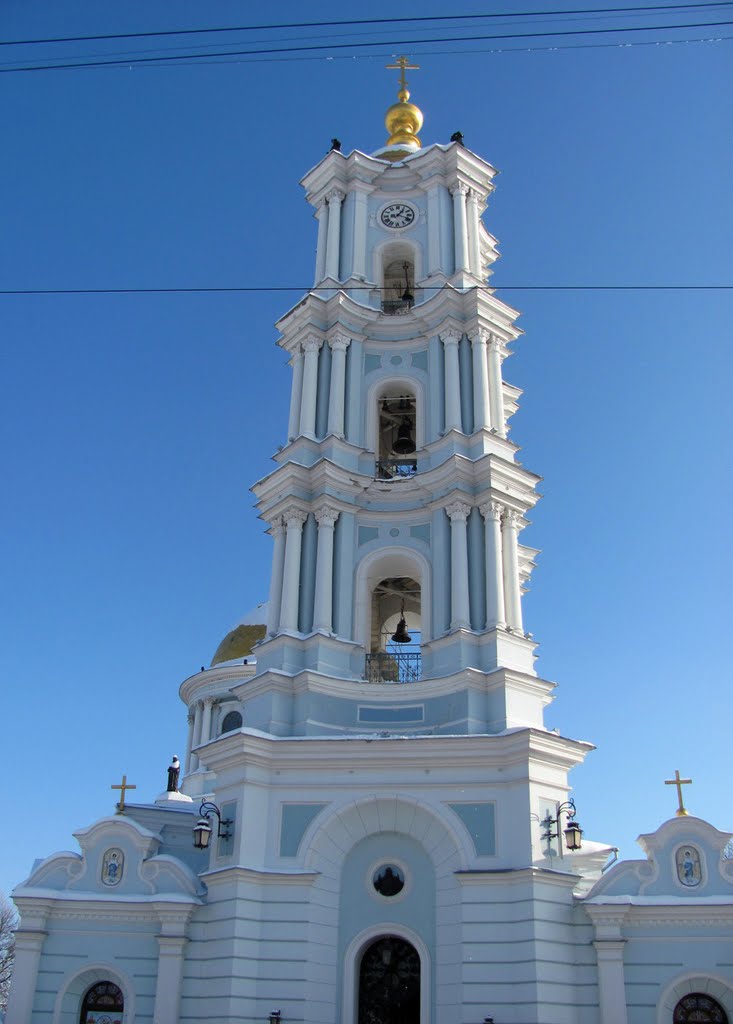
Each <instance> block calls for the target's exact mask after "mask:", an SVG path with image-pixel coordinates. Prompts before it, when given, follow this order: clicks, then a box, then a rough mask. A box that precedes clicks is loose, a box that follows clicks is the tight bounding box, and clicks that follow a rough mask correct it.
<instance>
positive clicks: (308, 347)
mask: <svg viewBox="0 0 733 1024" xmlns="http://www.w3.org/2000/svg"><path fill="white" fill-rule="evenodd" d="M322 345H323V338H319V337H318V335H317V334H309V335H308V337H307V338H306V339H305V340H304V341H303V351H304V352H305V353H306V354H307V353H308V352H318V351H319V349H320V348H321V346H322Z"/></svg>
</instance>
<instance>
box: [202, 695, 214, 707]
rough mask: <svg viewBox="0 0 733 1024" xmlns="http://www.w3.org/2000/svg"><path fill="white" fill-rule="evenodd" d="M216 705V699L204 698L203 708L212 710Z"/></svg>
mask: <svg viewBox="0 0 733 1024" xmlns="http://www.w3.org/2000/svg"><path fill="white" fill-rule="evenodd" d="M214 704H216V697H204V707H206V708H213V706H214Z"/></svg>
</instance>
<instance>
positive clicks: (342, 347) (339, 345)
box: [328, 334, 351, 352]
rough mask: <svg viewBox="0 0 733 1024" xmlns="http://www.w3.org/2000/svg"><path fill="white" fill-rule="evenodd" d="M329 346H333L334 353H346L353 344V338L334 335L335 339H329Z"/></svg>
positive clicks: (344, 335)
mask: <svg viewBox="0 0 733 1024" xmlns="http://www.w3.org/2000/svg"><path fill="white" fill-rule="evenodd" d="M328 344H329V345H330V346H331V351H332V352H334V351H336V350H339V351H341V352H345V351H346V349H347V348H348V347H349V345H350V344H351V338H349V337H348V336H347V335H346V334H334V335H333V337H331V338H329V339H328Z"/></svg>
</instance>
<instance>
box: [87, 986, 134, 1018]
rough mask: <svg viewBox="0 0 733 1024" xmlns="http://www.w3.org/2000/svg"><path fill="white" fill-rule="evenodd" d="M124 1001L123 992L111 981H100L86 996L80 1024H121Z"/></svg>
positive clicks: (88, 990)
mask: <svg viewBox="0 0 733 1024" xmlns="http://www.w3.org/2000/svg"><path fill="white" fill-rule="evenodd" d="M123 1009H124V1001H123V998H122V992H121V991H120V989H119V988H118V987H117V985H115V984H114V983H113V982H111V981H98V982H97V983H96V984H95V985H92V987H91V988H90V989H87V992H86V994H85V996H84V999H83V1001H82V1004H81V1013H80V1015H79V1024H120V1022H121V1021H122V1011H123Z"/></svg>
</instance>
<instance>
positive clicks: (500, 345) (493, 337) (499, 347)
mask: <svg viewBox="0 0 733 1024" xmlns="http://www.w3.org/2000/svg"><path fill="white" fill-rule="evenodd" d="M488 334H489V337H488V342H489V348H490V349H491V351H492V352H498V353H499V355H501V354H502V352H503V350H504V342H503V341H502V340H501V338H500V337H499V335H498V334H492V333H491V332H488Z"/></svg>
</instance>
